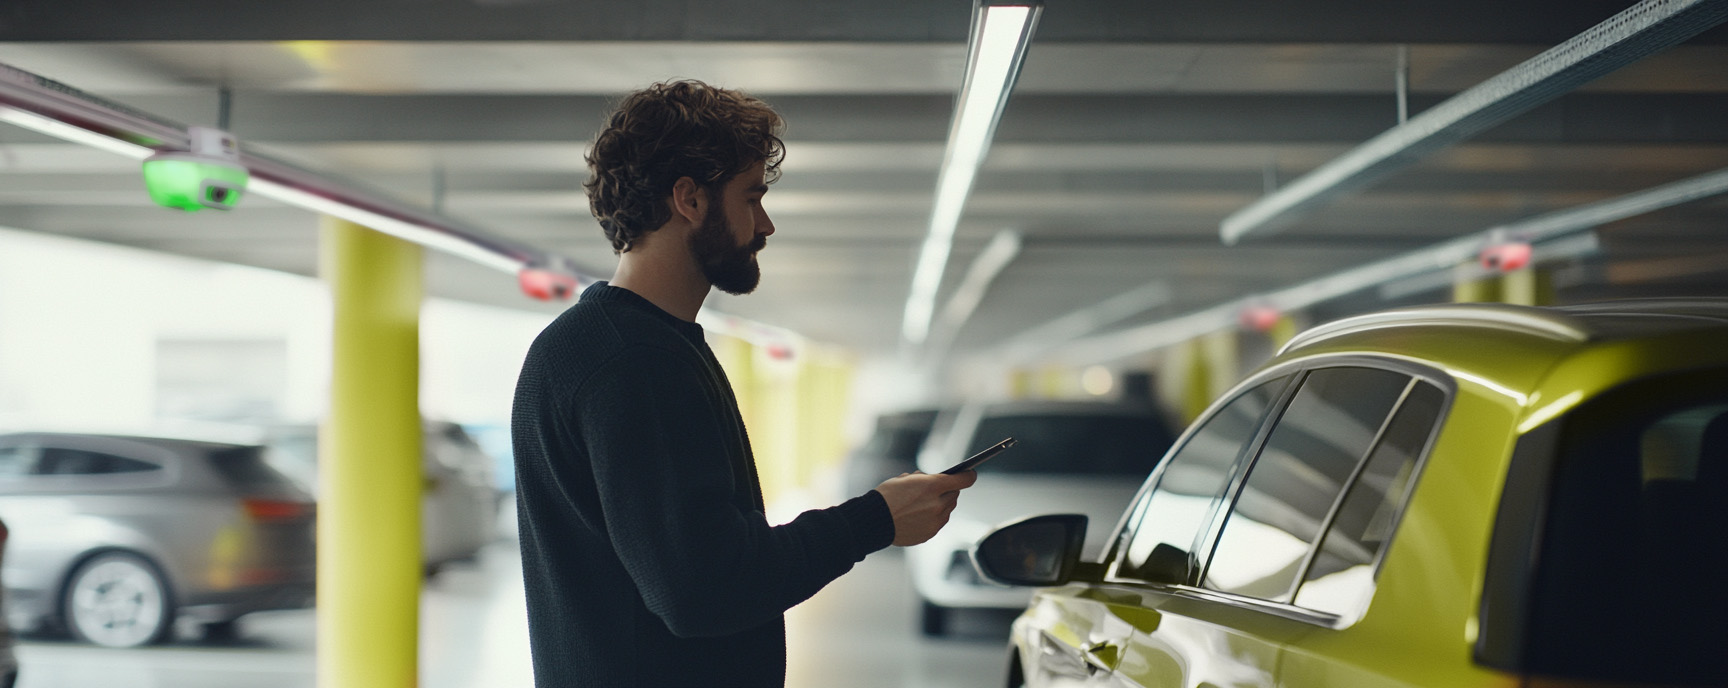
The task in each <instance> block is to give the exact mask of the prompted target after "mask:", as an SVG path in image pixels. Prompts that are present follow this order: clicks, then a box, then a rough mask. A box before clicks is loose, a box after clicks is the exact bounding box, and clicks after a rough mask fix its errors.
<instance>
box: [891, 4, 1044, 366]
mask: <svg viewBox="0 0 1728 688" xmlns="http://www.w3.org/2000/svg"><path fill="white" fill-rule="evenodd" d="M1040 10H1041V7H1040V6H1039V5H1037V4H1029V5H989V4H985V5H980V6H979V7H978V8H977V10H976V12H975V16H974V19H973V24H972V45H971V50H970V51H968V53H969V54H968V59H967V62H966V78H965V81H964V83H963V84H962V86H961V88H960V103H959V107H958V108H957V109H956V110H955V113H954V121H953V125H952V127H951V128H950V129H949V131H948V149H947V153H946V154H945V155H944V156H943V160H942V170H941V172H940V173H939V174H938V175H937V178H936V203H935V206H934V207H933V208H932V209H931V211H930V228H929V233H928V234H926V235H925V237H924V244H923V246H922V248H920V249H919V252H918V264H917V267H916V269H915V270H914V272H913V274H912V292H911V294H910V295H909V296H908V297H907V298H906V312H905V319H904V321H903V322H902V323H901V327H900V332H901V336H902V337H904V338H905V340H906V341H907V342H910V343H912V344H922V343H923V342H924V340H925V339H926V338H927V337H928V336H929V334H930V320H931V318H932V316H933V315H934V314H935V310H936V290H937V289H938V288H939V287H941V286H942V273H943V271H944V270H946V269H947V267H948V254H949V253H950V252H951V251H952V250H953V248H954V228H955V226H956V225H958V224H959V223H960V214H961V211H963V210H964V209H965V207H966V197H967V195H969V194H971V193H972V182H973V180H974V179H975V178H976V177H977V175H978V167H979V165H981V164H983V162H984V155H985V153H987V152H989V149H990V138H991V136H993V135H994V134H995V131H996V122H997V120H998V119H1000V118H1001V115H1002V107H1003V105H1004V104H1005V103H1007V101H1008V93H1009V91H1011V90H1012V89H1013V87H1014V79H1015V77H1017V76H1018V75H1019V72H1020V64H1021V62H1022V61H1023V60H1024V59H1025V56H1026V46H1027V44H1028V43H1030V42H1031V38H1032V29H1033V27H1034V26H1035V25H1036V24H1037V22H1038V14H1039V12H1040Z"/></svg>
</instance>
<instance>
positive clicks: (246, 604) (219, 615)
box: [179, 581, 316, 623]
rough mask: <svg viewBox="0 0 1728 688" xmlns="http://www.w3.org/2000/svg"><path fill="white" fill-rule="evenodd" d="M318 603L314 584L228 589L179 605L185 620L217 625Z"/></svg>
mask: <svg viewBox="0 0 1728 688" xmlns="http://www.w3.org/2000/svg"><path fill="white" fill-rule="evenodd" d="M315 600H316V590H315V586H314V585H313V583H312V581H306V582H303V583H292V584H286V585H273V586H269V587H257V588H246V589H240V590H227V591H223V592H220V593H205V594H202V595H199V596H197V597H195V598H193V599H189V600H187V601H186V604H183V605H181V606H180V610H179V613H180V615H181V617H182V618H188V619H192V620H194V621H197V622H198V623H218V622H222V621H229V620H232V619H236V618H239V617H241V616H243V615H246V614H250V613H252V612H262V611H271V610H278V609H305V608H308V607H311V606H312V605H313V603H314V601H315Z"/></svg>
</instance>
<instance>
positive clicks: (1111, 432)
mask: <svg viewBox="0 0 1728 688" xmlns="http://www.w3.org/2000/svg"><path fill="white" fill-rule="evenodd" d="M1007 437H1013V438H1014V439H1015V441H1016V442H1015V444H1014V446H1013V447H1012V448H1009V449H1007V450H1006V451H1003V452H1002V453H1000V454H998V455H997V456H995V457H994V458H992V459H990V460H989V461H988V462H986V463H985V464H983V465H982V466H979V467H978V469H977V470H978V482H977V484H975V485H973V486H972V487H971V488H970V489H967V490H966V491H965V492H964V493H961V495H960V505H959V506H958V507H957V508H956V509H955V510H954V514H953V516H952V517H951V518H950V519H949V521H948V525H947V526H946V527H944V528H943V529H942V530H941V532H939V533H937V534H936V536H935V537H933V538H931V539H930V541H929V542H926V543H924V544H921V545H917V546H915V547H910V548H908V549H907V550H906V562H907V564H908V566H910V568H911V573H912V585H913V588H914V589H916V590H917V592H918V596H919V598H920V599H921V606H922V613H921V626H922V630H923V632H924V633H925V634H926V635H932V636H940V635H944V634H946V633H947V632H948V626H949V616H950V614H951V612H952V610H953V609H955V608H985V609H1022V608H1024V607H1025V606H1026V603H1027V601H1028V600H1029V599H1030V597H1031V592H1030V591H1029V590H1027V589H1025V588H1009V587H1004V586H999V585H996V584H994V583H989V582H986V581H984V580H983V579H981V578H980V577H979V576H978V573H977V571H976V569H974V568H973V566H972V561H971V558H970V554H969V552H970V551H971V549H972V545H973V544H974V543H976V542H977V541H978V539H979V538H982V537H983V536H984V535H985V534H987V533H989V532H990V531H991V530H993V529H995V528H996V527H997V526H1000V525H1002V524H1004V523H1008V522H1010V521H1015V520H1018V519H1021V518H1025V517H1027V516H1032V515H1036V514H1048V513H1074V514H1087V515H1089V516H1091V517H1092V519H1093V520H1094V521H1096V522H1109V523H1114V522H1115V519H1116V518H1118V517H1119V516H1120V515H1121V514H1122V512H1123V510H1124V509H1125V508H1126V507H1127V506H1128V502H1129V501H1130V500H1132V499H1133V498H1134V493H1135V491H1136V490H1138V489H1139V487H1140V483H1141V481H1142V480H1144V478H1145V477H1146V475H1147V474H1148V473H1150V472H1151V470H1152V467H1153V466H1155V465H1156V464H1157V463H1158V460H1159V459H1160V458H1162V457H1163V456H1164V453H1165V451H1167V450H1169V448H1170V443H1171V440H1172V439H1173V435H1172V433H1171V432H1170V428H1169V425H1168V423H1167V422H1166V420H1165V418H1164V417H1163V415H1162V414H1161V413H1160V412H1159V410H1158V408H1157V407H1156V406H1153V405H1152V404H1150V403H1148V402H1132V401H1123V402H1103V401H1098V402H1090V401H1006V402H996V403H976V404H967V405H964V406H961V407H959V408H956V409H952V410H948V411H944V412H943V413H942V414H941V415H940V416H939V417H938V418H937V419H936V424H935V426H934V428H933V429H932V431H931V434H930V438H929V439H928V440H927V441H926V442H925V444H924V447H923V449H922V450H921V451H920V452H919V455H918V468H919V470H922V471H924V472H925V473H937V472H940V471H942V470H943V469H946V468H948V467H949V466H952V465H954V464H956V463H959V462H960V460H961V459H964V458H966V457H968V456H971V455H972V454H974V453H977V452H978V451H979V450H981V449H984V448H986V447H989V446H990V445H993V444H996V443H997V442H999V441H1001V440H1002V439H1004V438H1007ZM1108 530H1109V529H1108V528H1096V529H1093V530H1092V531H1088V532H1095V533H1097V535H1098V536H1097V537H1090V538H1088V541H1087V543H1086V548H1087V551H1088V552H1097V551H1099V550H1101V549H1102V540H1103V538H1102V536H1103V535H1104V534H1106V533H1107V532H1108ZM1094 540H1096V541H1094Z"/></svg>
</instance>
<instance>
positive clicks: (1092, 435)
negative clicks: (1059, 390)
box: [966, 414, 1171, 480]
mask: <svg viewBox="0 0 1728 688" xmlns="http://www.w3.org/2000/svg"><path fill="white" fill-rule="evenodd" d="M1004 437H1013V438H1014V439H1015V440H1017V443H1016V444H1015V445H1014V447H1013V448H1012V449H1009V450H1008V451H1005V452H1002V453H1001V454H1000V455H998V456H997V457H996V458H994V459H991V460H990V461H989V462H987V463H985V464H984V465H982V466H979V467H978V472H980V473H1066V474H1074V475H1121V476H1133V477H1134V478H1135V479H1137V480H1138V479H1141V478H1144V477H1146V474H1147V473H1150V472H1151V471H1152V467H1153V466H1156V465H1157V464H1158V459H1160V458H1163V456H1164V452H1166V451H1169V449H1170V442H1171V437H1170V431H1169V430H1168V429H1167V428H1166V427H1165V426H1164V423H1163V421H1162V420H1160V419H1158V418H1157V417H1156V416H1150V415H1148V416H1130V415H1090V416H1088V415H1072V414H1069V415H1058V414H1048V415H1038V414H1025V415H1005V416H993V417H990V418H985V419H983V420H982V421H980V422H979V423H978V430H977V432H975V433H973V435H972V444H971V446H970V447H969V448H968V449H967V451H966V455H967V456H971V455H972V454H975V453H977V452H979V451H982V450H984V449H985V448H986V447H989V446H990V445H993V444H995V443H997V442H999V441H1001V440H1002V438H1004Z"/></svg>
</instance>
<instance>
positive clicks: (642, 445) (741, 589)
mask: <svg viewBox="0 0 1728 688" xmlns="http://www.w3.org/2000/svg"><path fill="white" fill-rule="evenodd" d="M782 128H783V123H782V121H781V119H780V116H779V115H778V114H777V113H775V112H774V110H773V109H771V108H770V107H768V105H767V104H765V103H763V102H762V101H760V100H758V99H756V98H753V97H750V96H747V95H745V94H743V93H740V92H737V91H733V90H727V89H721V88H715V87H712V86H709V85H707V84H703V83H700V82H695V81H677V82H670V83H662V84H655V85H653V86H651V87H649V88H647V89H644V90H642V91H638V92H636V93H633V94H630V95H629V96H628V97H626V98H625V99H624V100H623V101H622V102H621V103H620V105H619V106H618V109H617V111H616V112H615V113H613V114H612V116H611V117H610V118H609V119H608V121H607V123H606V127H605V129H604V130H602V131H601V132H600V134H599V136H598V137H597V138H596V139H595V141H594V145H593V147H592V148H591V149H590V152H589V154H588V156H587V162H588V167H589V171H590V173H591V176H590V179H589V180H588V182H587V183H586V184H585V186H586V188H587V190H588V199H589V205H590V208H591V209H592V210H593V213H594V217H595V218H596V219H598V220H599V221H600V226H601V228H602V229H603V230H604V231H605V233H606V236H607V238H608V239H610V240H611V242H612V246H613V249H614V250H615V251H616V252H617V254H618V267H617V271H616V272H615V273H614V276H613V279H612V280H611V282H610V283H608V282H599V283H596V284H594V285H593V286H591V287H589V288H588V289H587V290H585V291H584V292H583V293H582V297H581V300H580V301H579V302H578V303H577V304H576V305H574V306H571V307H570V308H569V309H568V310H566V311H565V312H564V313H563V314H562V315H560V316H559V317H558V318H557V319H556V320H555V321H554V322H553V323H552V324H551V325H549V326H548V327H547V328H546V330H545V331H544V332H542V333H541V334H540V336H539V337H538V338H537V339H536V340H535V342H534V344H533V346H532V347H531V348H530V349H529V352H528V356H527V359H526V360H525V362H524V364H523V367H522V374H521V376H520V378H519V379H518V381H517V386H516V398H515V407H514V410H513V416H512V422H511V430H512V436H513V442H514V448H515V458H516V475H517V478H516V480H517V483H516V484H517V490H518V493H517V504H518V517H519V528H518V530H519V532H520V536H521V547H522V568H523V577H524V579H525V581H526V589H527V597H528V631H529V641H530V645H531V647H532V651H533V660H534V675H535V683H536V685H538V686H543V687H548V688H550V687H552V686H559V687H567V686H594V687H603V688H619V687H623V686H702V687H703V688H713V687H715V686H783V685H784V684H785V674H786V640H785V635H786V632H785V623H784V621H783V613H784V612H785V611H786V610H787V609H789V608H791V607H792V606H793V605H796V604H798V603H799V602H801V601H803V600H805V599H807V598H809V597H810V596H811V595H813V594H815V593H816V591H817V590H820V589H821V588H822V587H823V586H825V585H827V584H828V583H829V582H830V581H832V580H834V579H835V578H837V577H839V576H840V575H841V574H844V573H846V572H847V571H848V570H850V569H851V568H852V566H853V565H854V564H856V563H857V562H859V561H861V560H862V559H863V558H864V557H865V556H866V555H868V554H870V553H872V552H875V551H877V550H880V549H883V548H885V547H887V546H888V545H890V544H894V545H901V546H905V545H913V544H917V543H920V542H924V541H925V540H928V539H930V537H931V536H932V535H934V534H935V533H936V532H937V531H938V530H940V529H941V528H942V526H943V525H945V524H946V523H947V521H948V515H949V513H950V512H952V511H953V509H954V505H955V503H956V500H957V499H958V494H959V491H960V490H962V489H965V488H966V487H969V486H970V485H971V484H972V483H973V481H975V480H976V479H977V476H976V475H975V474H973V473H971V472H966V473H961V474H958V475H925V474H922V473H914V474H910V475H903V476H900V477H898V478H894V479H891V480H888V481H887V482H884V483H882V484H881V485H880V486H878V487H877V488H876V489H874V490H871V491H870V492H867V493H865V494H864V495H861V496H858V497H854V498H852V499H850V500H847V501H846V502H844V503H842V504H840V505H838V506H835V507H831V508H827V509H819V510H813V511H808V512H805V513H803V514H801V515H799V516H798V517H797V518H796V519H794V520H793V521H791V522H790V523H786V524H783V525H779V526H770V525H769V524H768V521H767V519H766V517H765V516H764V510H765V509H764V503H763V497H762V488H761V484H760V481H759V480H758V479H757V475H756V466H755V461H754V459H753V458H752V456H751V453H750V443H749V439H748V436H747V435H746V432H745V427H744V421H743V418H742V417H741V416H740V415H739V412H738V403H737V401H736V400H735V399H734V398H733V396H732V387H731V384H730V383H729V382H728V381H727V379H726V374H725V372H724V371H722V370H721V367H720V364H719V362H718V361H717V360H715V358H714V354H713V352H712V351H711V350H710V349H709V348H708V345H707V343H706V342H705V340H704V339H703V331H702V327H701V326H700V325H697V324H696V323H695V319H696V313H697V311H698V310H699V309H700V308H701V307H702V301H703V300H704V299H705V298H707V296H708V293H709V291H710V290H711V289H713V288H719V289H721V290H723V291H726V292H728V293H732V294H746V293H749V292H751V291H753V290H755V288H756V286H757V283H758V282H759V281H760V280H761V269H760V268H759V267H758V265H757V262H756V254H757V253H758V252H759V251H761V250H762V249H763V248H764V247H765V246H766V244H767V238H768V237H769V236H770V235H772V234H774V223H773V222H772V221H770V220H769V219H768V213H767V211H766V210H764V209H763V205H762V198H763V196H764V195H765V194H767V192H768V187H769V185H770V184H772V183H773V182H774V181H775V179H776V178H778V176H779V171H780V162H781V160H782V158H783V157H784V154H785V148H784V144H783V143H782V142H781V140H780V137H779V134H780V131H781V130H782Z"/></svg>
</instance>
